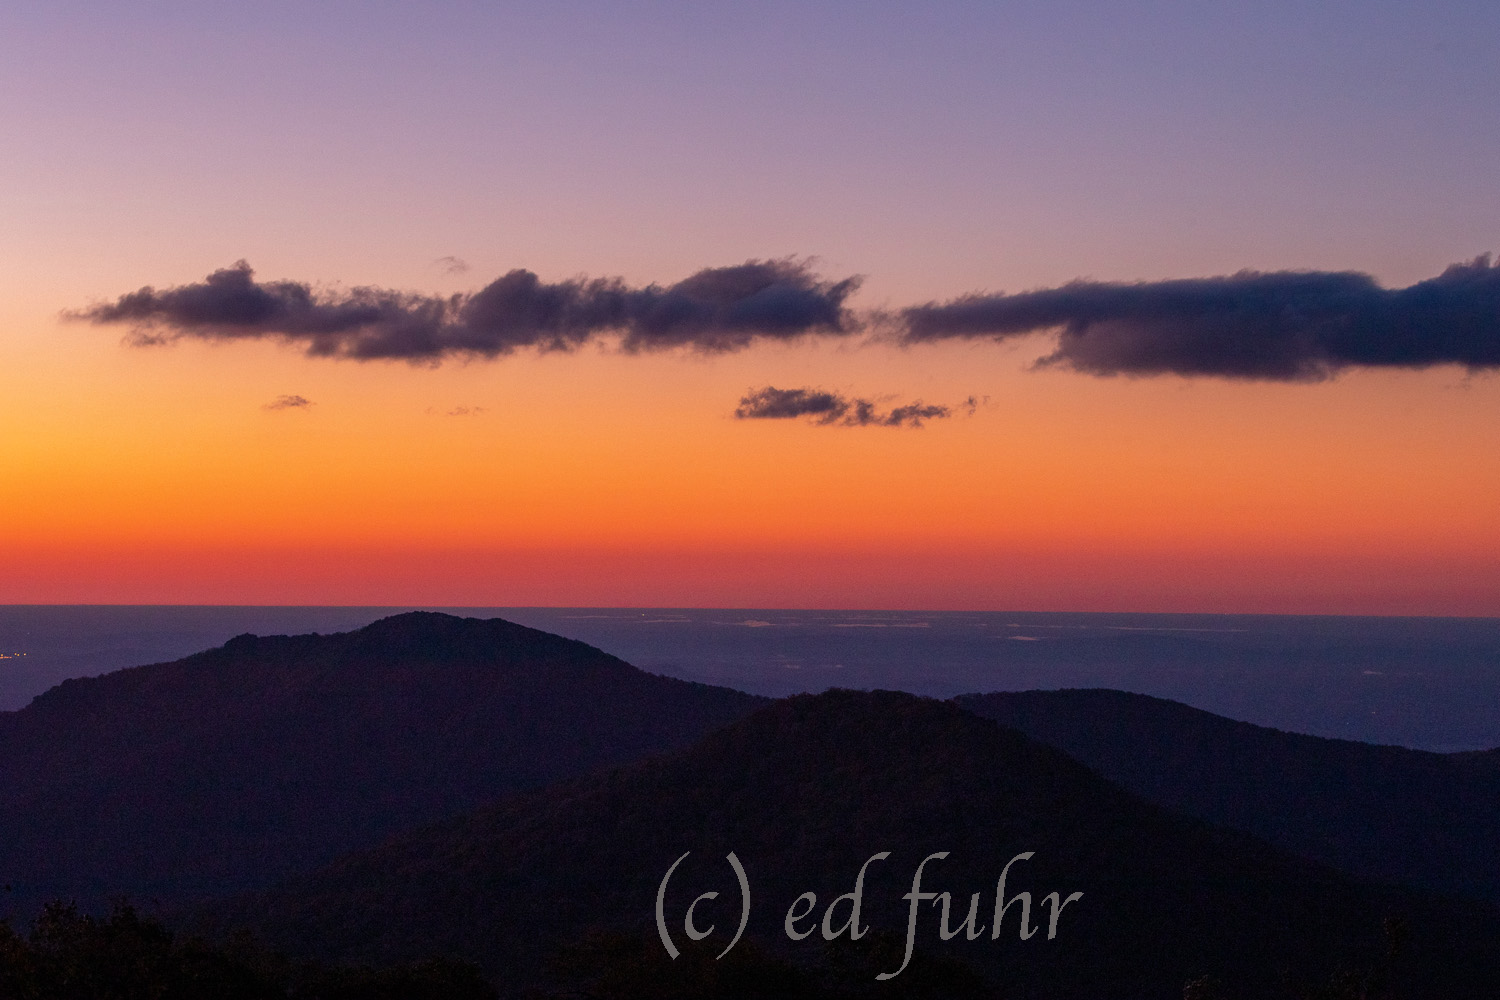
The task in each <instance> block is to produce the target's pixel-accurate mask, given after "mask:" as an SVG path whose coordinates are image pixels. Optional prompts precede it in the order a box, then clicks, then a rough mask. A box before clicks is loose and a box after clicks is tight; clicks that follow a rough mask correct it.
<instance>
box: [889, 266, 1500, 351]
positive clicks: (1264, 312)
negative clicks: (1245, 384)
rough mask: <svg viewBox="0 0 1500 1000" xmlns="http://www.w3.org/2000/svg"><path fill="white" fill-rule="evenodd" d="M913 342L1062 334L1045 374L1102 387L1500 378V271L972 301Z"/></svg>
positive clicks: (948, 309) (1073, 289)
mask: <svg viewBox="0 0 1500 1000" xmlns="http://www.w3.org/2000/svg"><path fill="white" fill-rule="evenodd" d="M898 324H899V329H900V339H901V340H902V341H903V342H904V343H908V344H919V343H931V342H933V341H940V340H951V339H971V340H972V339H994V340H1004V339H1006V338H1009V337H1016V336H1021V335H1023V334H1028V333H1034V332H1040V331H1051V330H1056V331H1057V332H1058V341H1057V349H1056V350H1055V351H1054V352H1053V353H1052V354H1050V355H1048V356H1047V357H1045V358H1043V359H1042V361H1041V362H1040V363H1041V364H1043V365H1057V366H1062V367H1067V368H1071V369H1073V370H1075V371H1080V372H1087V373H1089V374H1092V375H1117V374H1125V375H1165V374H1173V375H1187V376H1193V375H1209V376H1219V377H1223V378H1240V379H1279V380H1317V379H1323V378H1327V377H1329V376H1331V375H1334V374H1337V373H1338V372H1339V371H1341V370H1343V369H1346V368H1350V367H1356V366H1369V367H1403V368H1424V367H1428V366H1431V365H1439V364H1458V365H1464V366H1466V367H1468V368H1470V369H1482V368H1493V367H1496V366H1500V267H1495V266H1492V265H1491V263H1490V258H1489V256H1488V255H1486V256H1483V257H1479V258H1476V259H1475V260H1473V261H1471V262H1469V263H1465V264H1455V265H1453V266H1452V267H1450V268H1448V269H1447V270H1446V271H1444V272H1443V273H1442V274H1441V275H1439V276H1438V277H1436V278H1432V279H1429V280H1427V281H1423V282H1419V283H1418V284H1415V285H1412V286H1410V287H1409V288H1399V289H1384V288H1381V287H1380V286H1379V285H1378V284H1376V282H1375V280H1374V279H1373V278H1371V277H1370V276H1369V275H1366V274H1359V273H1354V272H1320V271H1309V272H1297V271H1280V272H1275V273H1269V274H1262V273H1257V272H1252V271H1242V272H1240V273H1239V274H1234V275H1230V276H1227V277H1218V278H1195V279H1187V280H1176V281H1157V282H1142V283H1139V284H1111V283H1105V282H1095V281H1075V282H1073V283H1071V284H1068V285H1063V286H1062V287H1060V288H1051V289H1044V290H1041V291H1033V292H1022V293H1020V294H1017V295H970V296H966V297H964V298H960V299H955V300H953V301H951V302H945V303H928V304H927V305H923V306H916V307H914V308H909V309H906V310H903V311H902V312H901V313H900V314H899V318H898Z"/></svg>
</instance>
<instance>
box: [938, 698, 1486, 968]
mask: <svg viewBox="0 0 1500 1000" xmlns="http://www.w3.org/2000/svg"><path fill="white" fill-rule="evenodd" d="M954 700H955V701H956V702H957V703H958V704H959V705H961V706H963V707H964V708H966V709H968V710H969V711H971V712H973V713H975V714H976V715H982V716H984V717H985V718H989V719H994V720H995V721H996V722H999V723H1000V724H1002V725H1006V726H1012V727H1014V728H1016V729H1019V730H1021V731H1022V732H1024V733H1026V734H1027V735H1028V736H1030V737H1032V738H1033V739H1036V740H1039V741H1041V742H1042V743H1045V744H1047V745H1048V746H1053V747H1056V748H1057V749H1059V750H1062V751H1063V752H1064V753H1067V754H1068V755H1069V756H1071V757H1073V758H1075V759H1077V760H1079V761H1082V762H1083V763H1085V764H1087V765H1088V766H1089V767H1091V768H1093V769H1094V770H1096V771H1098V772H1099V773H1100V774H1102V775H1104V776H1105V777H1106V778H1108V779H1110V780H1111V781H1114V782H1116V783H1118V784H1120V785H1121V786H1123V787H1124V788H1126V789H1129V790H1130V791H1132V792H1134V793H1136V794H1137V795H1140V796H1141V797H1142V798H1144V799H1147V800H1148V801H1151V802H1155V803H1157V804H1158V805H1162V806H1166V807H1167V808H1169V809H1173V810H1175V811H1177V812H1181V813H1185V814H1187V815H1189V816H1196V817H1198V818H1200V819H1204V820H1207V821H1209V822H1211V823H1217V824H1221V825H1223V826H1228V827H1233V828H1234V829H1236V830H1244V831H1247V832H1249V833H1252V834H1254V835H1256V836H1257V837H1260V838H1262V839H1263V840H1266V841H1268V842H1269V843H1271V844H1274V845H1275V846H1277V847H1280V848H1282V849H1283V850H1287V851H1290V852H1292V853H1293V854H1298V855H1301V856H1302V857H1306V858H1312V859H1314V860H1317V861H1322V862H1325V863H1327V864H1330V865H1333V866H1334V867H1336V868H1341V869H1343V870H1344V871H1348V872H1351V873H1353V874H1356V875H1359V876H1361V877H1364V878H1369V879H1376V880H1380V881H1384V882H1393V883H1398V884H1402V885H1408V886H1414V887H1419V888H1426V889H1435V890H1438V891H1442V892H1450V893H1456V894H1460V895H1465V896H1469V897H1472V898H1475V899H1486V900H1489V901H1490V902H1495V903H1500V751H1496V750H1489V751H1483V752H1478V753H1454V754H1439V753H1428V752H1426V751H1422V750H1408V749H1406V748H1404V747H1389V746H1375V745H1372V744H1369V743H1357V742H1354V741H1351V740H1330V739H1322V738H1320V737H1316V736H1304V735H1301V734H1298V733H1285V732H1281V731H1280V730H1276V729H1267V728H1264V727H1262V726H1254V725H1251V724H1250V723H1248V722H1235V721H1233V720H1231V719H1225V718H1223V717H1221V716H1217V715H1214V714H1212V713H1210V712H1204V711H1200V710H1199V709H1196V708H1190V707H1188V706H1187V705H1183V704H1180V703H1178V702H1175V701H1167V700H1165V699H1162V698H1152V697H1150V696H1148V695H1141V694H1127V693H1126V692H1124V691H1107V690H1074V691H1021V692H1008V693H1003V694H979V695H964V696H962V697H960V698H956V699H954ZM1497 948H1500V944H1497Z"/></svg>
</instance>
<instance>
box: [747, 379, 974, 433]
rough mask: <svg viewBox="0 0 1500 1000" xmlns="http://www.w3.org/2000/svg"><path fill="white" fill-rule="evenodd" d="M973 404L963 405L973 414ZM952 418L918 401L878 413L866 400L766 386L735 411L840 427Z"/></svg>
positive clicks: (908, 424) (939, 408) (916, 423)
mask: <svg viewBox="0 0 1500 1000" xmlns="http://www.w3.org/2000/svg"><path fill="white" fill-rule="evenodd" d="M972 403H974V398H973V397H972V396H971V397H969V399H968V400H965V402H964V405H965V406H966V407H968V408H969V412H970V413H973V407H972V406H971V405H970V404H972ZM952 415H953V411H952V409H951V408H949V407H947V406H939V405H937V404H929V403H923V402H922V401H921V400H918V401H917V402H915V403H908V404H907V405H905V406H897V407H895V408H893V409H890V410H886V411H881V410H879V409H877V408H876V405H875V403H874V402H872V401H871V400H868V399H859V398H853V399H851V398H849V397H847V396H842V395H840V394H838V393H834V392H825V391H823V390H822V389H777V388H776V387H775V386H769V385H768V386H766V387H765V388H763V389H755V390H753V391H751V392H749V393H747V394H746V395H745V396H743V397H741V398H740V405H739V406H737V407H736V408H735V411H734V416H735V419H737V420H795V419H797V418H798V417H811V418H812V422H813V423H815V424H822V425H824V426H832V425H837V426H840V427H921V426H922V422H923V421H925V420H942V419H946V418H948V417H951V416H952Z"/></svg>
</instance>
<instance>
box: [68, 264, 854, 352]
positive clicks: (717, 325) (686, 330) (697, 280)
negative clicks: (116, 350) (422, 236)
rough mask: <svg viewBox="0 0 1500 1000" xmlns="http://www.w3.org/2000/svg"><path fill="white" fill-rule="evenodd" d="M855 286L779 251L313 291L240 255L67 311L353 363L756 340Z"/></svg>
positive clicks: (825, 309) (838, 304)
mask: <svg viewBox="0 0 1500 1000" xmlns="http://www.w3.org/2000/svg"><path fill="white" fill-rule="evenodd" d="M858 287H859V279H858V278H846V279H844V280H843V281H837V282H825V281H822V280H820V279H819V278H818V277H817V276H816V275H815V274H813V272H812V269H811V267H810V266H809V265H808V264H807V263H806V262H801V261H796V260H793V259H790V258H788V259H785V260H752V261H748V262H746V263H744V264H740V265H737V266H734V267H714V268H705V269H704V270H701V271H699V272H697V273H696V274H693V275H691V276H690V277H688V278H685V279H684V280H682V281H679V282H677V283H676V284H674V285H667V286H665V287H664V286H661V285H655V284H652V285H646V286H644V287H631V286H629V285H627V284H625V282H623V281H621V280H620V279H618V278H594V279H586V278H578V279H573V280H569V281H559V282H550V283H549V282H544V281H542V280H541V279H539V278H538V277H537V276H536V275H535V274H533V273H531V272H530V271H521V270H517V271H511V272H510V273H509V274H506V275H505V276H503V277H501V278H498V279H496V280H495V281H493V282H491V283H490V284H489V285H487V286H485V287H484V288H482V289H480V290H479V291H478V292H474V293H472V294H468V295H454V296H449V297H441V296H430V295H416V294H411V293H406V292H395V291H390V290H387V289H381V288H353V289H349V290H346V291H340V292H317V291H314V290H313V288H312V287H311V286H310V285H307V284H304V283H302V282H296V281H273V282H258V281H256V280H255V273H254V272H253V271H252V270H251V269H250V265H249V264H247V263H245V262H244V261H240V262H239V263H237V264H235V265H234V266H233V267H229V268H225V269H223V270H219V271H215V272H214V273H213V274H210V275H209V276H208V278H207V279H206V280H204V281H203V282H200V283H198V284H192V285H182V286H179V287H176V288H167V289H163V290H161V291H158V290H156V289H154V288H149V287H148V288H142V289H141V290H139V291H136V292H131V293H130V294H128V295H122V296H120V297H119V298H118V299H116V300H115V301H114V302H109V303H105V304H102V305H97V306H94V307H92V308H90V309H85V310H82V311H79V312H76V313H72V314H70V315H71V316H72V317H73V318H77V319H84V320H89V321H92V322H95V323H119V324H128V325H130V326H132V327H133V328H134V329H135V331H136V333H135V340H136V341H137V342H138V343H154V342H160V341H163V340H171V339H177V338H180V337H198V338H205V339H210V340H233V339H246V338H264V337H270V338H276V339H280V340H284V341H289V342H292V343H296V344H300V345H302V346H303V347H304V348H305V349H306V351H307V353H308V354H311V355H315V356H322V357H344V358H355V359H360V360H368V359H376V358H399V359H404V360H409V361H439V360H442V359H444V358H448V357H455V356H457V357H463V356H469V357H476V356H477V357H484V358H493V357H496V356H498V355H503V354H509V353H511V352H513V351H515V350H517V349H519V348H528V347H529V348H535V349H537V350H542V351H568V350H573V349H575V348H578V347H580V346H582V345H583V344H585V343H587V342H589V341H590V340H593V339H594V338H596V337H599V336H602V335H605V334H618V335H619V337H620V345H621V347H622V348H623V349H624V350H626V351H651V350H664V349H670V348H674V347H690V348H696V349H699V350H704V351H734V350H740V349H742V348H745V347H748V346H749V345H750V344H751V343H753V342H755V341H757V340H783V341H784V340H792V339H795V338H797V337H801V336H804V335H806V334H810V333H818V334H824V335H843V334H846V333H849V332H851V331H853V330H855V329H857V328H858V325H857V324H856V323H854V321H853V320H852V319H851V318H850V317H849V316H848V315H847V314H846V312H845V309H844V299H845V298H847V297H848V296H849V295H850V294H851V293H852V292H853V291H854V290H855V289H856V288H858Z"/></svg>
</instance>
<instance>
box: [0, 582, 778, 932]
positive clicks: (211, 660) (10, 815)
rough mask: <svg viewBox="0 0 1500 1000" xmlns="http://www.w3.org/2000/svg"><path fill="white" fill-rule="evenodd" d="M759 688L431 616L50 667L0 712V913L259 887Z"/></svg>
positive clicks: (694, 725) (622, 748)
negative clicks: (144, 658)
mask: <svg viewBox="0 0 1500 1000" xmlns="http://www.w3.org/2000/svg"><path fill="white" fill-rule="evenodd" d="M761 704H764V699H760V698H755V697H753V696H751V695H746V694H742V693H740V692H737V691H731V690H728V689H725V688H714V687H709V686H706V685H702V684H694V683H689V682H687V681H680V680H673V679H670V678H666V677H658V676H654V675H651V674H647V673H644V672H642V671H640V670H637V669H636V668H634V667H632V666H630V665H629V664H627V663H625V662H624V661H622V660H619V659H616V658H615V657H613V656H609V655H607V654H605V653H603V652H601V651H599V650H597V649H595V648H593V647H592V646H588V645H585V644H584V643H581V642H575V641H573V640H571V639H564V638H561V637H559V636H555V635H551V634H549V633H546V632H540V631H537V630H535V629H529V628H524V627H522V626H520V625H515V624H512V623H510V622H507V621H503V620H501V619H491V620H487V621H483V620H479V619H474V618H455V617H452V616H449V615H443V614H435V613H431V612H412V613H410V614H403V615H396V616H394V617H391V618H386V619H383V620H381V621H377V622H375V623H374V624H372V625H369V626H367V627H365V628H362V629H359V630H357V631H354V632H347V633H341V634H337V635H326V636H320V635H300V636H262V637H256V636H253V635H242V636H239V637H237V638H235V639H232V640H230V641H229V642H228V643H226V644H225V645H224V646H223V647H221V648H219V649H211V650H208V651H206V652H203V653H198V654H195V655H193V656H189V657H186V658H185V659H182V660H178V661H176V662H173V663H162V664H156V665H153V666H145V667H136V668H133V669H129V670H121V671H118V672H116V673H112V674H106V675H104V676H102V677H96V678H91V679H86V680H71V681H67V682H65V683H63V684H60V685H58V686H57V687H55V688H53V689H52V690H50V691H48V692H47V693H45V694H43V695H41V696H40V697H38V698H37V699H36V700H35V701H33V702H32V704H31V705H29V706H27V707H26V708H25V709H22V710H21V711H19V712H11V713H4V714H0V882H3V883H9V884H10V885H12V886H13V887H14V890H15V891H14V892H12V893H10V894H8V895H7V896H5V897H4V898H3V899H0V916H4V915H5V913H6V911H7V910H19V911H24V910H25V909H26V908H27V907H28V905H30V906H34V905H35V904H37V903H39V902H41V901H42V900H45V899H49V898H52V897H57V896H60V897H64V898H70V897H72V898H78V899H80V900H82V901H85V902H92V901H97V900H101V899H105V898H109V897H112V896H114V895H117V894H123V895H128V896H130V897H132V898H134V899H139V900H143V901H149V900H150V899H152V898H153V897H156V898H161V899H164V900H167V901H171V900H174V899H176V900H180V899H185V898H190V897H194V896H203V895H210V894H218V893H224V892H230V891H237V890H243V889H247V888H251V887H255V886H264V885H269V884H271V883H273V882H274V881H275V880H276V879H278V878H281V877H285V876H286V875H288V874H290V873H293V872H296V871H301V870H307V869H309V868H311V867H314V866H316V865H318V864H322V863H325V862H327V861H329V860H331V859H333V858H334V857H336V856H338V855H339V854H342V853H344V852H346V851H349V850H352V849H355V848H358V847H363V846H368V845H371V844H374V843H377V842H378V841H379V840H380V839H381V838H383V837H385V836H387V835H389V834H391V833H394V832H396V831H399V830H404V829H409V828H412V827H415V826H419V825H424V824H427V823H431V822H434V821H436V820H439V819H442V818H443V817H447V816H452V815H455V814H457V813H460V812H463V811H465V810H469V809H472V808H474V807H476V806H478V805H480V804H482V803H485V802H488V801H491V800H493V799H495V798H496V797H498V796H500V795H503V794H506V793H509V792H513V791H516V790H519V789H526V788H534V787H537V786H539V785H542V784H545V783H547V782H549V781H554V780H556V779H558V778H562V777H567V776H571V775H577V774H582V773H585V772H587V771H590V770H593V769H595V768H599V767H602V766H606V765H612V764H619V763H622V762H625V761H630V760H636V759H639V758H640V757H642V756H645V755H647V754H651V753H655V752H658V751H661V750H665V749H669V748H673V747H681V746H685V745H687V744H689V743H691V742H692V741H693V740H696V739H697V738H699V737H700V736H702V735H703V734H704V733H706V732H708V731H710V730H712V729H714V728H717V727H718V726H721V725H723V724H724V723H726V722H730V721H732V720H734V719H738V718H741V717H743V716H744V715H746V714H747V713H749V712H750V711H752V710H753V709H754V708H755V707H757V706H758V705H761Z"/></svg>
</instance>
